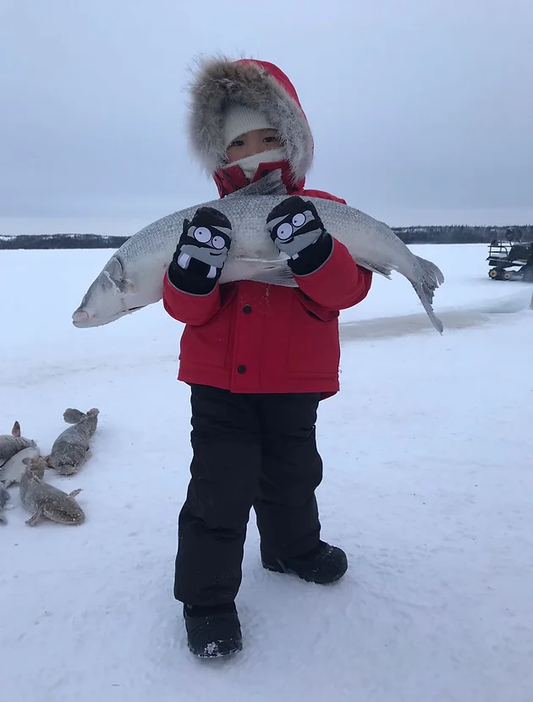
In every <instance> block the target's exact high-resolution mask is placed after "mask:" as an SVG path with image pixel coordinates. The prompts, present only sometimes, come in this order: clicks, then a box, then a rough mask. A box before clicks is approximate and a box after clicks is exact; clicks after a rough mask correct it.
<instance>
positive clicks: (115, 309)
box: [72, 254, 145, 329]
mask: <svg viewBox="0 0 533 702" xmlns="http://www.w3.org/2000/svg"><path fill="white" fill-rule="evenodd" d="M134 295H135V285H134V284H133V283H132V282H131V281H130V280H128V279H127V278H126V275H125V271H124V265H123V263H122V261H121V259H120V258H119V257H118V256H117V255H116V254H115V255H113V256H112V257H111V258H110V259H109V261H108V262H107V264H106V265H105V267H104V268H103V270H102V271H101V273H100V274H99V275H98V276H97V277H96V278H95V280H94V282H93V283H92V284H91V286H90V287H89V289H88V290H87V292H86V293H85V295H84V296H83V299H82V301H81V304H80V306H79V307H78V309H77V310H75V311H74V313H73V314H72V324H73V325H74V326H75V327H78V328H81V329H83V328H86V327H99V326H101V325H103V324H109V323H110V322H114V321H115V320H116V319H120V317H124V316H125V315H127V314H130V313H131V312H135V311H136V310H139V309H141V308H142V307H144V306H145V305H137V306H135V305H134V304H132V296H133V297H134Z"/></svg>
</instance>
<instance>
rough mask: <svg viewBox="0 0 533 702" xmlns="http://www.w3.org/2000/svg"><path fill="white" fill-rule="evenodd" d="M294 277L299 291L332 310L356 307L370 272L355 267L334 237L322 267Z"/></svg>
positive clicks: (367, 282) (370, 280) (368, 282)
mask: <svg viewBox="0 0 533 702" xmlns="http://www.w3.org/2000/svg"><path fill="white" fill-rule="evenodd" d="M332 238H333V237H332ZM294 278H295V280H296V282H297V283H298V287H299V288H300V290H301V291H302V292H304V293H305V294H306V295H307V296H308V297H310V298H311V299H312V300H314V301H315V302H318V304H319V305H322V306H323V307H327V308H329V309H332V310H344V309H347V308H348V307H352V306H353V305H357V303H358V302H361V301H362V300H364V299H365V297H366V296H367V295H368V291H369V290H370V286H371V284H372V273H371V272H370V271H368V270H367V269H366V268H361V267H360V266H358V265H357V263H355V261H354V260H353V258H352V256H351V254H350V252H349V251H348V249H347V248H346V246H344V244H341V242H340V241H337V240H336V239H335V238H333V250H332V252H331V255H330V257H329V258H328V260H327V261H326V262H325V263H324V265H323V266H321V267H320V268H319V269H318V270H316V271H314V272H313V273H309V275H299V276H294Z"/></svg>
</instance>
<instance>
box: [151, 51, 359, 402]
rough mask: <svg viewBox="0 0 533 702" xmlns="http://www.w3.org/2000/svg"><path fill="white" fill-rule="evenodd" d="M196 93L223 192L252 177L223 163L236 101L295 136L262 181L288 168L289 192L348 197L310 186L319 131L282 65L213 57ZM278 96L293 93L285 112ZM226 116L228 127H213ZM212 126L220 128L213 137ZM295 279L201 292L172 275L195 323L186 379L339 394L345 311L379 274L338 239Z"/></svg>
mask: <svg viewBox="0 0 533 702" xmlns="http://www.w3.org/2000/svg"><path fill="white" fill-rule="evenodd" d="M228 76H229V77H230V78H231V81H229V80H228ZM229 85H231V86H232V87H231V94H230V95H229V96H228V94H227V93H228V90H229V88H228V86H229ZM192 94H193V101H192V111H191V112H192V117H191V138H192V144H193V147H194V148H195V149H196V151H197V153H198V155H199V157H200V159H201V160H202V161H203V163H204V166H205V167H206V169H208V170H209V171H210V172H211V173H213V174H214V178H215V182H216V184H217V187H218V190H219V194H220V196H221V197H224V196H225V195H227V194H228V193H230V192H234V191H235V190H238V189H239V188H241V187H244V186H245V185H248V183H249V181H248V180H247V178H246V176H245V175H244V173H243V171H242V170H241V168H240V167H239V166H226V167H223V166H222V164H223V157H224V152H225V148H224V146H225V145H224V144H223V140H222V134H221V120H218V121H217V119H216V115H215V114H213V111H215V110H220V109H221V106H222V105H227V104H228V100H234V101H235V102H237V103H240V104H245V105H249V106H250V107H253V108H255V109H259V110H260V111H262V112H264V113H266V114H267V116H268V118H269V120H270V123H271V124H273V125H274V126H275V127H276V128H277V129H278V131H279V132H280V134H281V136H282V140H283V141H284V142H285V143H286V144H288V146H286V152H287V160H286V161H283V162H275V163H264V164H261V165H260V166H259V168H258V169H257V172H256V175H255V177H254V178H253V181H255V180H258V179H260V178H262V177H264V176H265V175H266V174H267V173H269V172H270V171H272V170H275V169H278V168H281V169H282V174H283V180H284V182H285V184H286V186H287V192H288V194H290V195H303V196H305V195H307V196H309V197H322V198H325V199H330V200H336V201H338V202H344V200H340V199H339V198H336V197H334V196H333V195H329V194H328V193H325V192H322V191H317V190H306V189H305V188H304V185H305V179H304V176H305V173H306V171H307V170H308V169H309V167H310V165H311V161H312V154H313V142H312V136H311V132H310V130H309V126H308V123H307V119H306V117H305V115H304V113H303V111H302V109H301V106H300V103H299V101H298V97H297V95H296V92H295V90H294V87H293V86H292V84H291V83H290V81H289V79H288V78H287V76H285V75H284V74H283V73H282V72H281V71H280V69H279V68H277V67H276V66H273V65H272V64H269V63H266V62H259V61H236V62H227V61H215V62H210V63H209V64H207V65H206V66H205V67H204V69H203V71H202V72H201V74H200V75H199V76H198V78H197V81H196V84H195V85H194V86H193V90H192ZM274 98H275V99H277V100H278V101H279V99H280V98H281V99H282V100H283V101H284V109H283V110H279V109H277V108H276V107H275V103H274ZM280 113H281V114H280ZM217 123H218V125H219V127H218V130H217V129H216V128H214V127H212V125H213V124H217ZM206 125H211V127H212V129H213V133H211V134H208V135H207V136H206ZM253 181H252V182H253ZM295 280H296V282H297V284H298V288H288V287H281V286H276V285H265V284H263V283H256V282H251V281H239V282H234V283H225V284H222V285H219V284H217V285H216V287H215V289H214V290H213V292H211V293H209V294H208V295H191V294H189V293H186V292H183V291H181V290H179V289H178V288H176V287H174V286H173V285H172V283H171V282H170V281H169V279H168V276H165V280H164V292H163V305H164V308H165V310H166V311H167V312H168V314H170V315H171V316H172V317H173V318H174V319H176V320H179V321H180V322H184V323H185V325H186V326H185V329H184V332H183V334H182V338H181V350H180V365H179V373H178V378H179V380H182V381H184V382H186V383H191V384H201V385H211V386H214V387H218V388H223V389H226V390H230V391H231V392H238V393H300V392H319V393H321V395H322V397H323V398H324V397H329V396H330V395H332V394H334V393H335V392H336V391H337V390H338V389H339V377H338V372H339V360H340V344H339V326H338V317H339V310H341V309H346V308H348V307H351V306H352V305H356V304H357V303H358V302H360V301H361V300H363V299H364V298H365V297H366V295H367V294H368V291H369V289H370V285H371V281H372V274H371V273H370V272H369V271H367V270H366V269H363V268H360V267H359V266H357V264H356V263H355V262H354V261H353V259H352V257H351V255H350V253H349V252H348V250H347V249H346V247H345V246H344V245H343V244H341V243H340V242H339V241H337V240H335V239H334V242H333V250H332V253H331V255H330V256H329V258H328V260H327V261H326V262H325V263H324V264H323V265H322V266H321V267H320V268H319V269H318V270H317V271H315V272H313V273H310V274H309V275H306V276H295Z"/></svg>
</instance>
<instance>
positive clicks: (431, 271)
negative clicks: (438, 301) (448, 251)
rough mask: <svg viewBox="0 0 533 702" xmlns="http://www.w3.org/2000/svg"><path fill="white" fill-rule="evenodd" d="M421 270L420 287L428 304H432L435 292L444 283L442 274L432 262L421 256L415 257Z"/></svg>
mask: <svg viewBox="0 0 533 702" xmlns="http://www.w3.org/2000/svg"><path fill="white" fill-rule="evenodd" d="M415 258H416V259H417V261H418V263H419V264H420V267H421V268H422V286H423V288H424V289H425V293H426V295H427V297H428V299H429V301H430V302H433V295H434V293H435V290H436V289H437V288H438V287H439V285H442V283H444V274H443V273H442V271H441V269H440V268H439V267H438V266H436V265H435V264H434V263H433V262H432V261H428V260H426V259H425V258H422V257H421V256H416V257H415Z"/></svg>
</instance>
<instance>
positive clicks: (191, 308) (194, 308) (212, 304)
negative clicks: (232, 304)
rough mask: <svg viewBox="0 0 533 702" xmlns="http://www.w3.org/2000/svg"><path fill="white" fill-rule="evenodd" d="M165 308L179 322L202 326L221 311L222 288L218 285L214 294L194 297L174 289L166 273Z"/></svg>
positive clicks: (164, 286) (164, 284)
mask: <svg viewBox="0 0 533 702" xmlns="http://www.w3.org/2000/svg"><path fill="white" fill-rule="evenodd" d="M163 307H164V308H165V310H166V311H167V312H168V314H169V315H170V316H171V317H173V318H174V319H177V320H178V322H184V323H185V324H192V325H193V326H200V325H201V324H205V323H206V322H208V321H209V320H210V319H211V317H213V316H214V315H215V314H216V313H217V312H218V311H219V309H220V287H219V285H218V283H217V284H216V286H215V289H214V290H213V292H211V293H209V294H208V295H192V294H191V293H186V292H183V291H182V290H178V288H176V287H174V285H172V283H171V282H170V280H169V279H168V275H167V274H166V273H165V279H164V281H163Z"/></svg>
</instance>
